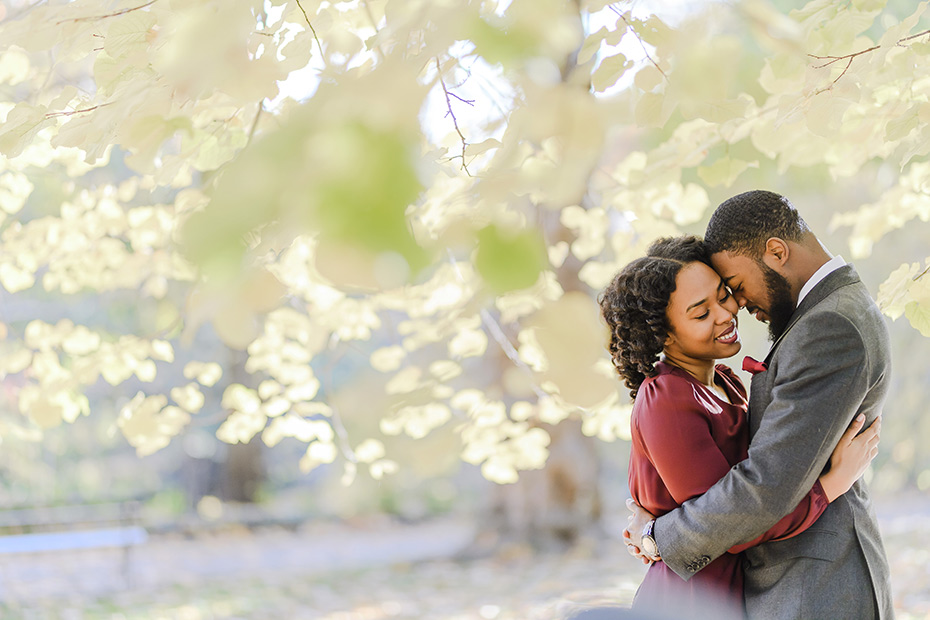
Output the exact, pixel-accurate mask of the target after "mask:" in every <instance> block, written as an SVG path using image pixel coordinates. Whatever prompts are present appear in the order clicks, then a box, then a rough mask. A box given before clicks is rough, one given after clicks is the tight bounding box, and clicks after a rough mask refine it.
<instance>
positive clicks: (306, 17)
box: [295, 0, 323, 56]
mask: <svg viewBox="0 0 930 620" xmlns="http://www.w3.org/2000/svg"><path fill="white" fill-rule="evenodd" d="M295 2H297V8H298V9H300V12H301V13H303V14H304V19H305V20H306V21H307V27H308V28H310V32H311V33H313V38H314V39H316V44H317V46H319V48H320V56H323V44H322V43H320V38H319V37H318V36H316V29H314V27H313V24H311V23H310V16H309V15H307V12H306V11H305V10H304V7H303V5H302V4H301V3H300V0H295Z"/></svg>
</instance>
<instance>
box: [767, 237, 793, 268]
mask: <svg viewBox="0 0 930 620" xmlns="http://www.w3.org/2000/svg"><path fill="white" fill-rule="evenodd" d="M790 254H791V248H790V247H788V243H787V242H786V241H785V240H784V239H781V238H779V237H769V239H768V241H766V242H765V252H763V253H762V262H764V263H765V264H766V265H768V266H769V267H771V268H772V269H774V270H775V271H778V272H779V273H780V272H781V271H782V269H784V266H785V263H787V262H788V256H789V255H790Z"/></svg>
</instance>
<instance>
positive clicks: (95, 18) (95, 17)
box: [55, 0, 158, 26]
mask: <svg viewBox="0 0 930 620" xmlns="http://www.w3.org/2000/svg"><path fill="white" fill-rule="evenodd" d="M156 2H158V0H151V1H150V2H146V3H145V4H141V5H139V6H134V7H131V8H128V9H123V10H121V11H116V12H115V13H109V14H107V15H91V16H89V17H74V18H72V19H63V20H61V21H60V22H56V24H55V25H56V26H57V25H58V24H64V23H65V22H93V21H98V20H101V19H107V18H108V17H119V16H120V15H125V14H126V13H132V12H133V11H138V10H139V9H144V8H145V7H147V6H151V5H153V4H155V3H156Z"/></svg>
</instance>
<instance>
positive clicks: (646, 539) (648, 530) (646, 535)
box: [640, 519, 660, 558]
mask: <svg viewBox="0 0 930 620" xmlns="http://www.w3.org/2000/svg"><path fill="white" fill-rule="evenodd" d="M655 525H656V520H655V519H653V520H652V521H650V522H649V523H647V524H646V526H645V527H644V528H643V542H642V545H640V547H641V549H642V551H643V553H644V554H646V555H647V556H648V557H650V558H658V557H660V556H659V547H658V545H656V539H655V537H654V536H653V535H652V530H653V528H655Z"/></svg>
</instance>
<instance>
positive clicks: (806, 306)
mask: <svg viewBox="0 0 930 620" xmlns="http://www.w3.org/2000/svg"><path fill="white" fill-rule="evenodd" d="M859 281H860V280H859V274H858V273H856V270H855V269H853V266H852V265H849V264H846V265H843V266H842V267H840V268H839V269H836V270H835V271H832V272H830V273H829V274H827V277H825V278H824V279H823V280H821V281H820V282H818V283H817V286H815V287H814V288H813V289H811V291H810V292H809V293H808V294H807V296H806V297H804V299H802V300H801V304H800V305H799V306H798V307H797V309H795V311H794V314H792V315H791V321H790V322H789V323H788V327H786V328H785V331H783V332H782V334H781V336H779V337H778V339H777V340H776V341H775V342H773V343H772V348H770V349H769V352H768V355H766V356H765V363H766V364H768V363H769V362H770V360H771V359H772V355H774V354H775V349H776V348H778V345H779V344H780V343H781V341H782V339H784V337H785V334H787V333H788V332H789V331H790V330H791V328H792V327H794V325H795V323H797V322H798V320H799V319H800V318H801V317H802V316H804V314H805V313H806V312H807V311H808V310H810V309H811V308H813V307H814V306H816V305H817V304H819V303H820V302H821V301H823V300H824V299H825V298H826V297H827V296H828V295H829V294H830V293H832V292H833V291H835V290H837V289H838V288H842V287H844V286H848V285H850V284H855V283H857V282H859Z"/></svg>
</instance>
